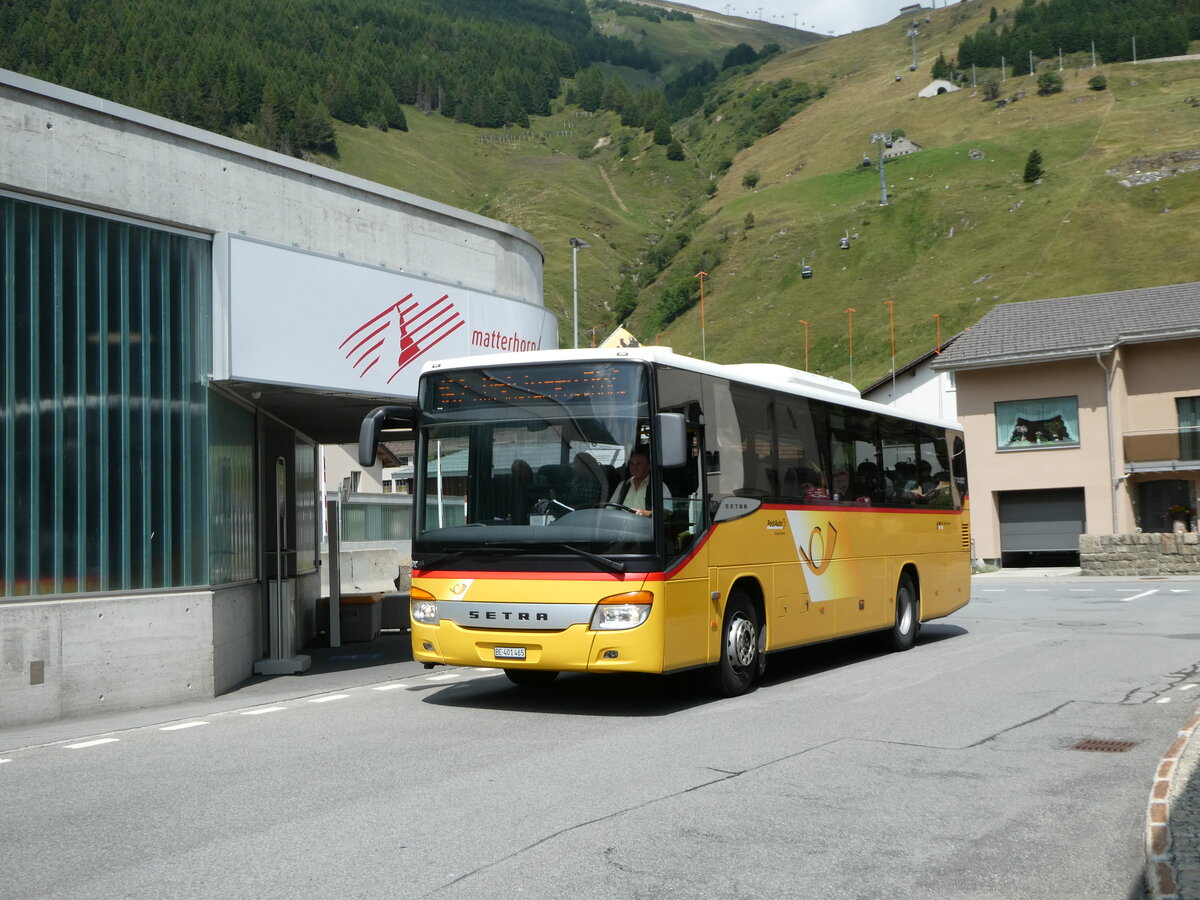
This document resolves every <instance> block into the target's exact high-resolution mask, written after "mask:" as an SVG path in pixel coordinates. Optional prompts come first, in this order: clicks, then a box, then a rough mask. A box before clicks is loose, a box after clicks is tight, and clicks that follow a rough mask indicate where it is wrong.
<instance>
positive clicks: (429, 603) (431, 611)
mask: <svg viewBox="0 0 1200 900" xmlns="http://www.w3.org/2000/svg"><path fill="white" fill-rule="evenodd" d="M408 596H409V600H410V601H411V604H412V617H413V621H414V622H420V623H421V624H422V625H436V624H437V623H438V622H440V621H441V617H440V616H439V615H438V606H437V600H435V599H434V596H433V594H431V593H429V591H426V590H422V589H421V588H418V587H415V588H412V589H411V590H410V591H409V595H408Z"/></svg>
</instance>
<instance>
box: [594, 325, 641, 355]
mask: <svg viewBox="0 0 1200 900" xmlns="http://www.w3.org/2000/svg"><path fill="white" fill-rule="evenodd" d="M600 346H601V347H607V348H609V349H611V348H614V347H640V346H642V344H641V341H639V340H638V339H637V338H635V337H634V336H633V334H632V332H630V331H627V330H626V328H625V326H624V325H619V326H618V327H617V330H616V331H614V332H613V333H612V334H610V335H609V336H608V337H606V338H605V339H604V343H603V344H601V345H600Z"/></svg>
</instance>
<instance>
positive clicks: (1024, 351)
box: [933, 281, 1200, 369]
mask: <svg viewBox="0 0 1200 900" xmlns="http://www.w3.org/2000/svg"><path fill="white" fill-rule="evenodd" d="M1194 336H1200V281H1194V282H1190V283H1188V284H1169V285H1163V286H1161V287H1151V288H1138V289H1136V290H1130V291H1113V292H1111V293H1107V294H1086V295H1083V296H1079V297H1059V298H1056V299H1053V300H1029V301H1025V302H1022V303H1003V304H1001V305H999V306H996V307H994V308H993V309H992V310H991V311H990V312H989V313H988V314H987V315H985V316H984V317H983V318H982V319H980V320H979V322H978V323H977V324H976V325H974V326H973V327H972V328H969V329H967V330H966V331H965V332H963V333H962V334H961V335H959V337H958V339H957V340H956V341H955V342H954V344H953V346H951V347H949V348H947V349H946V350H945V351H944V352H943V353H942V355H941V356H940V357H939V358H938V359H937V360H936V361H935V362H934V363H933V368H935V369H978V368H987V367H990V366H1000V365H1014V364H1020V363H1026V362H1040V361H1044V360H1048V359H1059V358H1069V357H1078V356H1087V355H1091V354H1093V353H1095V352H1097V351H1098V350H1106V349H1108V348H1110V347H1112V346H1114V345H1115V344H1121V343H1146V342H1150V341H1159V340H1170V339H1175V338H1183V337H1194Z"/></svg>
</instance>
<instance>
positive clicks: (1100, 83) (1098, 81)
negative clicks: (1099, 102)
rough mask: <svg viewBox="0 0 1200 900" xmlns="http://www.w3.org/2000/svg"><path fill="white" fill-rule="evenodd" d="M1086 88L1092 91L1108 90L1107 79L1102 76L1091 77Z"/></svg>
mask: <svg viewBox="0 0 1200 900" xmlns="http://www.w3.org/2000/svg"><path fill="white" fill-rule="evenodd" d="M1088 87H1090V88H1091V89H1092V90H1093V91H1103V90H1107V89H1108V79H1107V78H1105V77H1104V76H1103V75H1093V76H1092V77H1091V78H1089V79H1088Z"/></svg>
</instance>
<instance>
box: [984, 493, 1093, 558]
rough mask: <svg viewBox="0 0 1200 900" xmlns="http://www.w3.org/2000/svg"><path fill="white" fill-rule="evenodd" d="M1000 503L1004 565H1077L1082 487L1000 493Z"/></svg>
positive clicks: (1082, 516)
mask: <svg viewBox="0 0 1200 900" xmlns="http://www.w3.org/2000/svg"><path fill="white" fill-rule="evenodd" d="M999 501H1000V502H999V515H1000V552H1001V555H1002V564H1003V565H1006V566H1036V565H1056V564H1057V565H1078V563H1079V536H1080V535H1081V534H1083V532H1084V525H1085V520H1084V509H1083V488H1060V489H1057V490H1052V491H1003V492H1001V494H1000V497H999Z"/></svg>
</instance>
